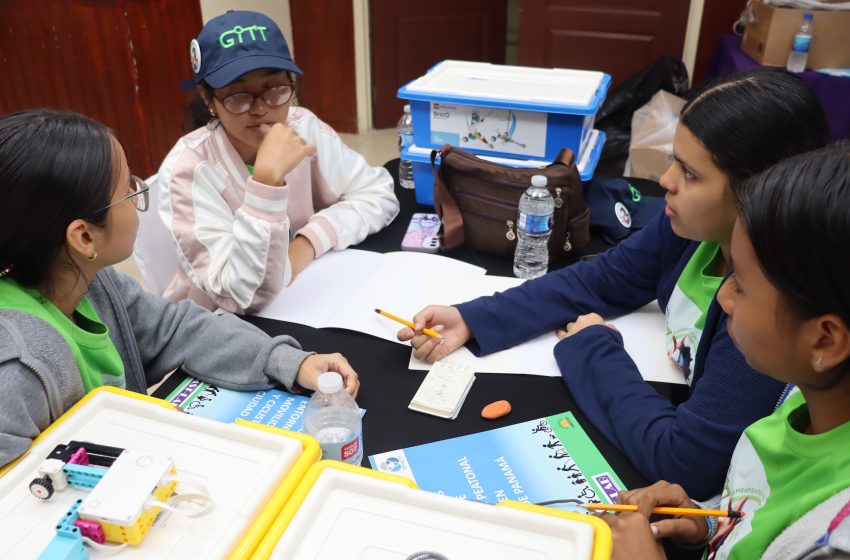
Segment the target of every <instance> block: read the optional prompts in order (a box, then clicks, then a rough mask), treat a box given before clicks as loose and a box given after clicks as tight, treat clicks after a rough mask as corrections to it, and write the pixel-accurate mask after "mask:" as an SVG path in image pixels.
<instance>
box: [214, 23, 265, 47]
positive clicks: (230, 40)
mask: <svg viewBox="0 0 850 560" xmlns="http://www.w3.org/2000/svg"><path fill="white" fill-rule="evenodd" d="M266 29H267V28H266V27H264V26H262V25H252V26H250V27H242V26H241V25H237V26H236V27H234V28H233V29H228V30H227V31H225V32H224V33H222V34H221V35H219V37H218V42H219V44H220V45H221V46H222V47H223V48H225V49H229V48H230V47H232V46H233V45H235V44H236V41H237V40H238V41H239V44H240V45H241V44H242V43H243V40H242V34H243V33H250V34H251V40H252V41H256V40H257V36H256V34H255V33H254V32H255V31H259V32H260V36H261V38H262V40H263V41H268V38H267V37H266ZM234 36H235V38H234Z"/></svg>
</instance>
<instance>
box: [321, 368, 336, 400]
mask: <svg viewBox="0 0 850 560" xmlns="http://www.w3.org/2000/svg"><path fill="white" fill-rule="evenodd" d="M317 385H318V388H319V392H320V393H324V394H325V395H332V394H333V393H336V392H337V391H342V376H341V375H340V374H338V373H337V372H335V371H326V372H325V373H323V374H321V375H319V381H318V383H317Z"/></svg>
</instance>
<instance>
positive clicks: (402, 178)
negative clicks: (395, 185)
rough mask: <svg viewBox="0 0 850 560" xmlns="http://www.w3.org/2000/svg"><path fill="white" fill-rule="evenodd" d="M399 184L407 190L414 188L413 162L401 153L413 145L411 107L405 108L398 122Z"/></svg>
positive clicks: (406, 106)
mask: <svg viewBox="0 0 850 560" xmlns="http://www.w3.org/2000/svg"><path fill="white" fill-rule="evenodd" d="M396 128H398V153H399V156H400V157H401V159H400V160H399V162H398V182H399V184H400V185H401V186H402V187H404V188H405V189H412V188H413V162H411V161H410V160H409V159H404V156H402V155H401V151H402V150H403V149H405V148H408V147H410V146H412V145H413V118H412V117H411V116H410V105H405V106H404V113H402V115H401V118H400V119H399V120H398V126H397V127H396Z"/></svg>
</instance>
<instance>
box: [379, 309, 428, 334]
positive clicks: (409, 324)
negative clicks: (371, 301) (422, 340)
mask: <svg viewBox="0 0 850 560" xmlns="http://www.w3.org/2000/svg"><path fill="white" fill-rule="evenodd" d="M375 313H377V314H378V315H383V316H384V317H386V318H387V319H392V320H393V321H398V322H399V323H401V324H402V325H406V326H408V327H410V328H411V329H412V328H414V327H413V323H411V322H410V321H408V320H407V319H402V318H401V317H399V316H398V315H393V314H392V313H389V312H387V311H384V310H383V309H376V310H375ZM422 332H424V333H425V334H427V335H428V336H432V337H434V338H443V336H442V335H441V334H440V333H438V332H437V331H432V330H431V329H422Z"/></svg>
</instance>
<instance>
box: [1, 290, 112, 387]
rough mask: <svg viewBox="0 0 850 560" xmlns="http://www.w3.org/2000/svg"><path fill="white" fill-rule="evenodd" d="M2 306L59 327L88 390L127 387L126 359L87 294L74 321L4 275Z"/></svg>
mask: <svg viewBox="0 0 850 560" xmlns="http://www.w3.org/2000/svg"><path fill="white" fill-rule="evenodd" d="M0 309H8V310H11V311H19V312H21V313H26V314H28V315H32V316H33V317H37V318H39V319H41V320H42V321H45V322H47V323H48V324H50V325H51V326H52V327H53V328H54V329H56V330H57V331H58V332H59V334H61V335H62V338H64V339H65V342H66V343H67V344H68V348H69V349H70V350H71V354H72V355H73V356H74V361H75V362H76V363H77V368H78V369H79V370H80V378H81V379H82V381H83V388H84V389H85V391H86V392H87V393H88V392H89V391H91V390H92V389H95V388H97V387H100V386H101V385H113V386H117V387H124V386H125V381H124V362H123V361H122V360H121V356H120V355H119V354H118V350H117V349H116V348H115V345H114V344H113V343H112V340H111V339H110V338H109V328H108V327H107V326H106V325H105V324H103V322H102V321H101V320H100V317H98V315H97V312H96V311H95V310H94V307H92V304H91V302H90V301H89V299H88V298H87V297H85V296H83V299H82V300H81V301H80V304H79V305H78V306H77V308H76V309H75V310H74V315H75V321H71V320H70V319H69V318H68V317H66V316H65V314H63V313H62V311H60V310H59V308H58V307H56V306H55V305H54V304H53V302H51V301H50V300H48V299H47V298H46V297H44V296H43V295H41V294H40V293H39V292H38V291H37V290H33V289H29V288H24V287H22V286H20V285H19V284H18V283H17V282H15V281H14V280H11V279H8V278H3V279H0Z"/></svg>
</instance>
